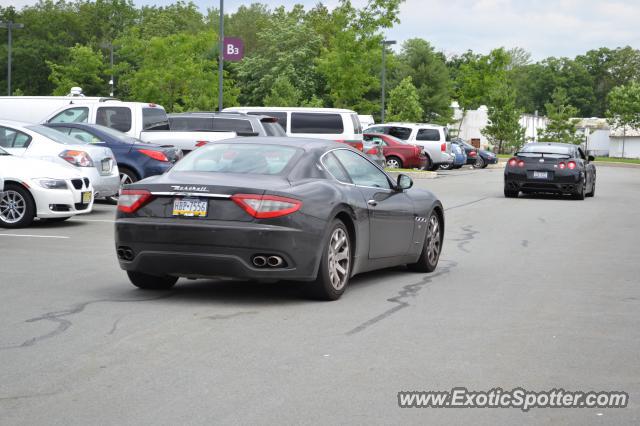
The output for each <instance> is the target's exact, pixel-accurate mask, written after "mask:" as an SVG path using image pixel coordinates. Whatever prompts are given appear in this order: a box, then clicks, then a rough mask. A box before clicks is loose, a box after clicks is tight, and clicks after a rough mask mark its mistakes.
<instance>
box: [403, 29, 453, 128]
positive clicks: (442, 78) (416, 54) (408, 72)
mask: <svg viewBox="0 0 640 426" xmlns="http://www.w3.org/2000/svg"><path fill="white" fill-rule="evenodd" d="M398 62H399V63H398V67H397V74H398V75H399V77H400V80H404V78H405V77H407V76H410V77H411V81H412V82H413V84H414V85H415V87H416V88H417V90H418V99H419V100H420V105H421V107H422V110H423V111H424V117H423V119H425V120H427V121H429V122H439V123H442V124H446V123H447V122H449V121H450V120H451V113H452V110H451V81H450V79H449V72H448V70H447V67H446V65H445V63H444V61H443V60H442V58H441V57H440V56H439V55H438V54H436V53H435V51H434V49H433V47H432V46H431V45H430V44H429V42H427V41H425V40H422V39H419V38H414V39H411V40H407V41H406V42H405V43H404V45H403V47H402V53H401V54H400V56H399V58H398Z"/></svg>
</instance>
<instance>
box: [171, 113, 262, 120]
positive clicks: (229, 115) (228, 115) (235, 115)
mask: <svg viewBox="0 0 640 426" xmlns="http://www.w3.org/2000/svg"><path fill="white" fill-rule="evenodd" d="M168 117H169V118H176V117H219V118H242V119H257V120H259V119H261V118H272V117H270V116H268V115H255V114H251V115H249V114H247V113H244V112H236V111H227V112H217V111H193V112H180V113H172V114H168Z"/></svg>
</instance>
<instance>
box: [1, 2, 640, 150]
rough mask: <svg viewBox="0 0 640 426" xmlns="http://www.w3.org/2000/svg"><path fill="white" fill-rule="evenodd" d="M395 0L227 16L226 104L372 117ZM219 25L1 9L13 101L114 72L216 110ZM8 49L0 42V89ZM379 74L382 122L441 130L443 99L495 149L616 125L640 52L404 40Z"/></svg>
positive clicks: (68, 10)
mask: <svg viewBox="0 0 640 426" xmlns="http://www.w3.org/2000/svg"><path fill="white" fill-rule="evenodd" d="M401 2H402V0H370V1H369V2H368V3H367V5H366V6H365V7H363V8H356V7H354V6H353V5H352V4H351V3H350V1H349V0H340V2H339V3H338V6H337V7H335V8H334V9H331V10H330V9H328V8H327V7H326V6H324V5H323V4H322V3H318V4H317V5H316V6H315V7H313V8H310V9H305V8H304V7H303V6H302V5H294V6H292V7H287V8H285V7H284V6H281V7H275V8H270V7H269V6H267V5H265V4H261V3H254V4H251V5H248V6H240V7H239V8H238V10H236V11H235V12H233V13H230V14H225V35H227V36H234V37H240V38H242V39H243V40H244V43H245V59H244V60H242V61H241V62H237V63H234V62H226V63H225V64H224V77H225V79H224V81H225V85H224V104H225V106H234V105H256V106H259V105H271V106H325V107H340V108H350V109H354V110H356V111H358V112H359V113H361V114H372V115H374V116H376V117H379V115H380V108H381V107H380V74H381V67H382V63H381V61H382V59H381V58H382V41H383V39H384V37H383V34H384V32H385V30H387V29H389V28H391V27H393V26H394V25H398V24H400V22H399V19H398V14H399V7H400V4H401ZM218 19H219V11H218V10H217V9H213V8H212V9H208V10H206V11H205V12H202V11H201V10H199V9H198V7H197V6H196V5H195V4H193V3H191V2H189V3H187V2H184V1H178V2H176V3H174V4H171V5H169V6H164V7H158V6H142V7H139V8H137V7H135V5H134V4H133V2H132V1H131V0H96V1H87V0H72V1H64V0H61V1H55V2H54V1H53V0H40V1H39V2H38V3H37V4H35V5H33V6H27V7H23V8H22V9H20V10H16V9H15V8H13V7H11V6H9V7H0V21H9V20H11V21H14V22H20V23H23V24H24V25H25V28H24V29H21V30H16V31H15V32H14V43H13V63H14V67H13V82H12V86H13V88H14V90H15V92H14V94H18V95H20V94H24V95H49V94H56V95H61V94H66V93H68V92H69V89H70V88H71V87H72V86H81V87H82V88H83V90H84V93H85V94H87V95H107V94H108V93H109V90H110V86H109V84H108V82H109V79H110V76H111V75H113V76H114V80H115V81H114V82H115V96H116V97H118V98H120V99H124V100H139V101H148V102H156V103H158V104H161V105H164V106H165V107H166V108H167V110H169V111H188V110H213V109H216V108H217V98H218V96H217V90H218V89H217V84H216V81H217V57H218V44H217V40H218V36H217V22H218ZM0 34H6V33H4V32H2V33H0ZM0 37H1V35H0ZM111 48H113V50H114V66H113V68H112V67H111V66H110V61H109V56H110V50H111ZM6 49H7V46H6V42H5V43H2V44H1V48H0V72H1V73H2V74H1V75H2V80H0V90H2V88H3V87H6V71H5V69H6ZM386 66H387V77H388V80H387V88H388V103H387V111H386V113H387V118H388V119H389V120H410V121H427V122H436V123H450V122H451V119H452V117H451V115H452V110H451V108H450V105H451V102H452V100H456V101H457V102H458V103H459V105H460V107H461V108H462V109H463V110H470V109H476V108H478V107H479V106H480V105H487V106H488V107H489V115H490V121H491V124H490V126H489V127H488V129H487V130H486V132H488V133H487V135H488V136H489V137H490V139H492V140H493V141H494V142H495V143H497V144H499V145H502V143H503V142H505V143H513V142H512V141H513V140H514V139H515V138H517V137H519V133H518V132H520V131H521V130H520V129H519V126H515V125H514V120H515V117H519V115H520V114H521V113H534V111H538V113H539V114H540V115H548V116H550V117H552V118H553V117H561V118H562V119H564V117H571V116H573V117H576V116H582V117H592V116H600V117H602V116H606V115H614V114H613V113H612V112H611V111H610V106H611V105H610V102H611V99H612V98H611V96H610V93H611V92H612V91H613V92H614V93H617V92H616V91H620V90H623V89H620V88H625V87H629V86H632V84H633V83H634V82H638V81H640V51H639V50H638V49H634V48H632V47H629V46H627V47H620V48H615V49H611V48H604V47H603V48H599V49H595V50H590V51H588V52H586V53H585V54H582V55H578V56H576V57H575V58H555V57H550V58H547V59H544V60H540V61H532V60H531V56H530V54H529V53H528V52H526V51H525V50H523V49H521V48H513V49H505V48H496V49H494V50H492V51H491V52H489V53H488V54H481V53H477V52H472V51H467V52H465V53H462V54H457V55H445V54H444V53H443V52H441V51H439V50H437V48H436V47H435V46H433V45H432V44H431V43H429V42H428V41H426V40H423V39H420V38H414V39H410V40H407V41H405V42H404V43H403V44H402V45H401V46H399V48H398V50H397V52H393V51H389V52H388V54H387V62H386ZM614 89H615V90H614ZM616 96H617V97H618V98H620V99H626V98H629V95H628V94H627V95H624V96H623V95H620V94H618V95H616ZM510 141H511V142H510Z"/></svg>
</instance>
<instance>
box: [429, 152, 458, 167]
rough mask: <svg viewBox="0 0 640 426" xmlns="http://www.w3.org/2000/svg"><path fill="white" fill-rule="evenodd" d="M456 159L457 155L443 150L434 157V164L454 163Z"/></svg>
mask: <svg viewBox="0 0 640 426" xmlns="http://www.w3.org/2000/svg"><path fill="white" fill-rule="evenodd" d="M454 159H455V155H453V154H450V153H448V152H442V151H440V152H439V153H437V154H435V155H434V156H433V158H432V160H433V165H434V166H437V165H440V164H453V162H454Z"/></svg>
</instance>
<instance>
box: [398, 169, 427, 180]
mask: <svg viewBox="0 0 640 426" xmlns="http://www.w3.org/2000/svg"><path fill="white" fill-rule="evenodd" d="M386 172H387V174H388V175H389V176H391V177H392V178H393V179H396V180H397V179H398V175H401V174H402V175H407V176H409V177H410V178H411V179H413V180H415V179H435V178H437V177H438V173H437V172H426V171H424V172H394V171H391V170H386Z"/></svg>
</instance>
